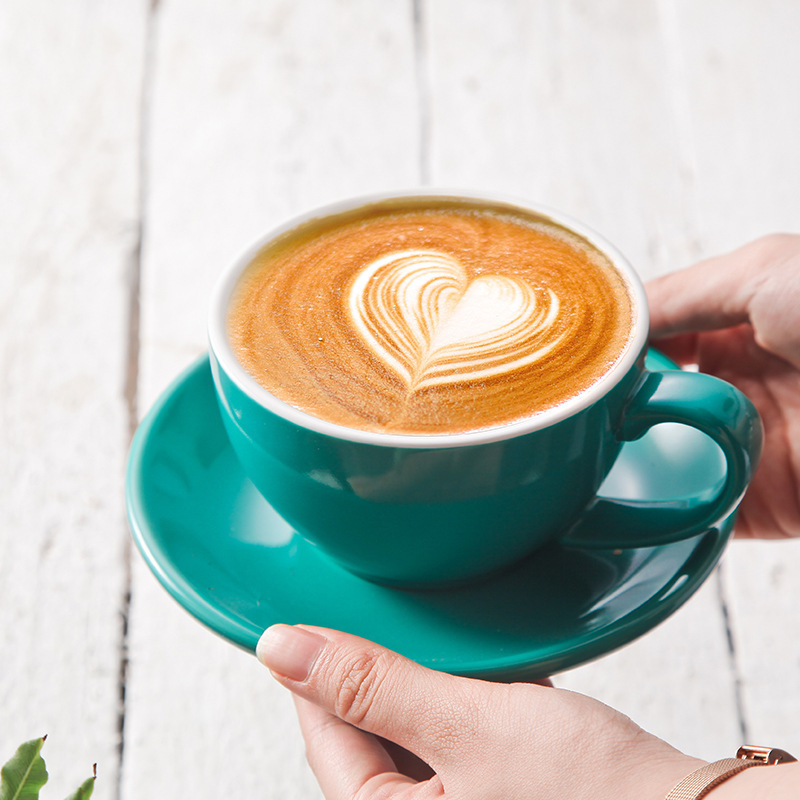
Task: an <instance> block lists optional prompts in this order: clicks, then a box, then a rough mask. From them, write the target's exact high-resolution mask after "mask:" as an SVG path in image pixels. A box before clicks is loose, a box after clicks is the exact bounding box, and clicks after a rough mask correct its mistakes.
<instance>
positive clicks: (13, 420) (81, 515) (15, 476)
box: [0, 1, 144, 800]
mask: <svg viewBox="0 0 800 800" xmlns="http://www.w3.org/2000/svg"><path fill="white" fill-rule="evenodd" d="M143 23H144V14H143V11H142V8H141V4H140V3H135V2H121V3H115V4H109V5H102V6H101V5H100V4H98V3H93V2H88V1H87V2H76V3H68V4H67V3H64V4H52V3H47V2H15V3H5V4H3V7H2V9H0V109H2V111H1V112H0V115H1V116H2V123H0V176H2V179H1V180H0V220H2V222H1V223H0V262H2V269H1V270H0V276H1V277H0V308H1V309H2V313H0V326H2V330H1V332H0V394H1V396H2V403H1V404H0V415H2V425H0V453H1V454H2V455H1V456H0V508H2V531H1V532H0V709H1V711H0V763H4V762H5V760H6V759H7V758H8V757H10V756H11V754H12V753H13V752H14V750H15V748H16V747H17V745H19V744H20V743H21V742H23V741H25V740H28V739H32V738H34V737H36V736H42V735H44V734H48V737H49V738H48V741H47V744H46V746H45V748H44V753H43V755H44V756H45V759H46V761H47V765H48V769H49V771H50V775H51V783H52V784H53V785H52V790H53V791H55V792H58V791H61V792H62V793H63V795H66V794H67V792H70V791H73V790H74V789H75V788H76V787H77V786H78V785H79V784H80V783H81V782H82V781H83V780H84V779H86V778H87V777H89V776H90V775H91V774H92V764H93V763H94V762H97V763H98V764H99V767H98V772H99V775H100V776H101V780H100V781H99V783H98V787H97V793H96V795H95V796H96V797H98V798H100V799H101V800H103V799H105V798H112V797H114V796H115V795H116V788H117V772H118V760H119V744H120V741H119V737H120V731H119V725H120V709H119V703H120V691H121V687H120V669H121V660H122V651H121V640H122V630H123V620H122V617H121V611H122V607H123V605H124V593H125V589H126V580H125V573H126V564H125V552H126V547H127V541H128V531H127V526H126V524H125V519H124V512H123V506H122V488H121V487H122V481H123V474H124V459H125V453H126V449H127V441H128V420H127V415H128V410H127V406H126V401H125V397H124V394H123V388H124V380H125V363H126V352H127V337H128V320H127V310H128V279H129V273H130V269H131V265H132V263H133V261H134V260H135V254H136V248H137V234H138V150H139V98H140V88H141V68H142V55H143V33H144V24H143ZM47 789H48V790H50V789H51V787H47ZM63 795H62V796H63Z"/></svg>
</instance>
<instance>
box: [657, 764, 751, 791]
mask: <svg viewBox="0 0 800 800" xmlns="http://www.w3.org/2000/svg"><path fill="white" fill-rule="evenodd" d="M759 764H760V762H758V761H745V760H744V759H741V758H723V759H722V760H721V761H714V762H713V763H711V764H706V765H705V766H704V767H700V769H696V770H695V771H694V772H690V773H689V774H688V775H687V776H686V777H685V778H684V779H683V780H682V781H680V783H678V784H677V785H676V786H675V787H674V788H673V789H672V791H671V792H670V793H669V794H668V795H667V796H666V798H665V800H700V798H701V797H705V796H706V795H707V794H708V793H709V792H710V791H711V790H712V789H714V788H715V787H717V786H719V785H720V784H721V783H723V782H724V781H727V780H728V778H732V777H733V776H734V775H738V774H739V773H740V772H742V771H743V770H746V769H748V768H749V767H757V766H759Z"/></svg>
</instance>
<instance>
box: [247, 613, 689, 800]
mask: <svg viewBox="0 0 800 800" xmlns="http://www.w3.org/2000/svg"><path fill="white" fill-rule="evenodd" d="M257 652H258V657H259V660H261V661H262V663H264V664H266V666H268V667H269V668H270V670H271V671H272V674H273V675H274V677H275V678H276V679H277V680H278V681H279V682H280V683H282V684H283V685H284V686H286V687H287V688H288V689H290V690H291V691H292V692H293V693H294V694H295V697H296V703H297V713H298V717H299V719H300V726H301V728H302V731H303V736H304V738H305V742H306V748H307V755H308V760H309V763H310V765H311V768H312V769H313V771H314V773H315V774H316V776H317V780H318V781H319V783H320V786H321V788H322V791H323V793H324V794H325V797H326V798H328V800H384V798H396V799H397V800H428V799H429V798H442V799H446V798H458V800H473V798H474V800H493V798H498V800H499V799H500V798H502V800H516V799H517V798H520V799H521V798H525V800H528V798H532V797H536V798H547V800H561V799H562V798H563V800H589V799H591V800H605V799H606V798H613V800H662V798H664V797H665V795H666V794H667V792H668V791H669V790H670V789H671V788H672V787H673V786H674V785H675V784H676V783H677V782H678V781H679V780H680V779H681V778H682V777H683V776H685V775H687V774H688V773H689V772H692V771H693V770H694V769H697V768H698V767H699V766H701V765H702V764H703V762H701V761H698V760H697V759H694V758H690V757H688V756H685V755H683V754H682V753H680V752H678V751H677V750H675V749H673V748H672V747H670V746H669V745H668V744H666V743H665V742H663V741H661V740H660V739H657V738H656V737H655V736H651V735H650V734H648V733H645V732H644V731H643V730H642V729H641V728H639V727H638V726H637V725H635V724H634V723H633V722H632V721H631V720H630V719H628V718H627V717H625V716H624V715H622V714H620V713H618V712H616V711H614V710H613V709H611V708H609V707H608V706H605V705H603V704H602V703H600V702H598V701H597V700H592V699H591V698H589V697H584V696H583V695H580V694H576V693H573V692H569V691H566V690H562V689H555V688H552V687H550V686H540V685H536V684H511V685H506V684H495V683H489V682H486V681H479V680H473V679H468V678H459V677H454V676H451V675H447V674H444V673H440V672H435V671H433V670H429V669H426V668H424V667H421V666H419V665H418V664H415V663H414V662H412V661H409V660H408V659H406V658H403V657H402V656H399V655H397V654H396V653H393V652H391V651H389V650H386V649H384V648H382V647H379V646H378V645H375V644H372V643H371V642H367V641H365V640H363V639H359V638H357V637H355V636H350V635H348V634H344V633H339V632H337V631H331V630H327V629H324V628H310V627H305V626H304V627H302V628H298V627H290V626H288V625H275V626H273V627H272V628H270V629H268V630H267V632H266V633H265V634H264V636H263V637H262V638H261V641H260V642H259V645H258V650H257Z"/></svg>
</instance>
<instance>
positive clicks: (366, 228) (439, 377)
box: [228, 197, 633, 435]
mask: <svg viewBox="0 0 800 800" xmlns="http://www.w3.org/2000/svg"><path fill="white" fill-rule="evenodd" d="M632 326H633V310H632V298H631V292H630V288H629V286H628V282H627V280H626V278H625V276H624V275H623V274H622V273H620V272H619V271H618V270H617V269H616V268H615V266H614V265H613V263H612V262H611V260H610V259H609V258H608V257H607V256H606V255H604V254H603V252H601V251H600V250H598V249H597V248H595V247H594V246H593V245H592V244H591V243H590V242H588V241H587V240H586V239H584V238H582V237H580V236H579V235H577V234H576V233H574V232H573V231H570V230H568V229H566V228H565V227H563V226H561V225H558V224H556V223H555V222H553V221H552V220H550V219H547V218H546V217H544V216H542V215H539V214H535V213H533V212H531V211H526V210H523V209H510V208H508V207H504V206H501V205H493V204H492V203H487V202H478V201H474V200H469V199H456V198H453V199H449V200H443V199H440V198H435V197H430V198H419V197H417V198H408V199H395V200H390V201H385V202H382V203H376V204H373V205H370V206H369V207H367V208H361V209H356V210H350V211H347V212H343V213H341V214H335V215H332V216H327V217H324V218H316V219H312V220H310V221H308V222H306V223H304V224H302V225H299V226H298V227H296V228H294V229H292V230H290V231H288V232H286V233H285V234H283V235H282V236H280V237H278V238H277V239H276V240H274V241H271V242H269V243H268V244H267V245H266V246H265V247H264V248H263V249H262V250H260V251H259V252H258V253H257V254H256V255H255V257H254V258H253V259H252V261H251V263H250V264H249V265H248V267H247V269H246V270H245V271H244V272H243V274H242V275H241V278H240V280H239V281H238V283H237V285H236V288H235V290H234V294H233V297H232V298H231V302H230V308H229V316H228V332H229V336H230V340H231V344H232V346H233V350H234V353H235V354H236V357H237V359H238V360H239V361H240V362H241V364H242V366H244V367H245V369H246V370H247V371H248V372H249V373H250V375H252V376H253V378H255V380H256V381H257V382H258V383H259V384H260V385H261V386H263V387H264V388H265V389H266V390H267V391H268V392H270V393H271V394H272V395H274V396H275V397H277V398H279V399H281V400H283V401H285V402H286V403H289V404H291V405H292V406H294V407H296V408H298V409H300V410H302V411H304V412H306V413H308V414H311V415H314V416H317V417H320V418H322V419H324V420H327V421H328V422H332V423H335V424H337V425H343V426H346V427H351V428H358V429H361V430H366V431H374V432H382V433H399V434H409V435H415V434H453V433H464V432H467V431H472V430H478V429H483V428H491V427H496V426H500V425H507V424H509V423H513V422H517V421H519V420H522V419H526V418H530V417H532V416H534V415H536V414H538V413H540V412H542V411H544V410H546V409H549V408H553V407H554V406H558V405H559V404H561V403H563V402H565V401H567V400H569V399H571V398H574V397H576V396H577V395H579V394H581V393H582V392H583V391H585V390H586V389H588V388H589V387H590V386H592V385H593V384H594V383H596V382H597V381H598V380H599V379H600V378H602V376H603V375H605V374H606V373H607V372H608V371H609V369H611V368H612V367H613V366H614V364H616V363H617V362H618V361H619V360H620V358H621V356H622V354H623V353H625V352H626V350H627V348H628V347H629V346H630V343H631V338H632Z"/></svg>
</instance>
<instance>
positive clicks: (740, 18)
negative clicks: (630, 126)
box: [674, 0, 800, 752]
mask: <svg viewBox="0 0 800 800" xmlns="http://www.w3.org/2000/svg"><path fill="white" fill-rule="evenodd" d="M701 6H702V7H701ZM674 17H675V20H676V24H677V26H678V27H679V28H680V30H681V31H682V37H681V38H682V57H683V59H684V62H685V65H686V66H685V72H686V74H687V75H693V76H695V79H694V80H692V81H691V82H690V83H688V84H687V89H688V91H687V95H686V103H687V116H689V117H690V119H691V121H692V138H693V147H694V150H695V152H696V162H697V164H698V170H697V177H696V186H695V195H696V198H697V199H696V206H697V209H698V217H699V219H700V220H701V230H702V234H703V240H702V241H703V248H702V249H703V252H704V254H708V255H711V254H715V253H720V252H725V251H727V250H729V249H732V248H734V247H737V246H739V245H740V244H742V243H744V242H746V241H748V240H750V239H753V238H755V237H757V236H760V235H762V234H765V233H770V232H772V231H776V230H784V229H785V230H795V231H797V230H798V219H800V196H798V193H797V182H796V176H797V174H798V170H800V153H799V152H798V148H797V142H796V131H797V129H798V125H800V108H799V107H798V103H797V97H798V96H800V54H798V52H797V48H796V46H795V43H794V41H795V39H796V35H795V34H796V31H797V30H799V29H800V7H798V6H797V5H796V4H793V3H784V2H780V1H779V0H772V1H771V2H767V3H763V4H760V5H759V6H758V8H755V7H754V6H752V5H751V4H749V3H747V2H736V3H729V2H712V3H704V4H695V3H691V2H683V1H682V2H679V3H676V8H675V10H674ZM698 70H702V78H703V79H702V80H698V79H697V77H696V76H697V73H698ZM728 567H729V569H728V570H727V572H726V576H725V577H726V580H725V587H726V592H727V595H728V597H729V603H730V612H731V627H732V639H733V643H734V646H735V649H736V668H737V673H738V678H739V681H740V683H741V694H742V705H743V709H744V713H745V721H746V727H747V731H746V732H747V735H748V737H749V738H750V739H752V740H756V741H758V740H761V741H766V742H768V743H772V742H775V743H776V746H782V747H785V748H787V749H789V750H790V751H792V750H794V751H795V752H797V751H799V750H800V732H798V728H797V718H798V715H799V714H800V670H798V664H800V645H798V642H799V641H800V636H798V633H800V625H799V624H798V619H797V608H798V607H799V606H800V588H798V587H800V581H798V576H799V575H800V546H798V543H797V542H790V543H785V542H781V543H775V542H748V543H745V542H736V543H734V545H733V546H732V547H731V550H730V553H729V557H728Z"/></svg>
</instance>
